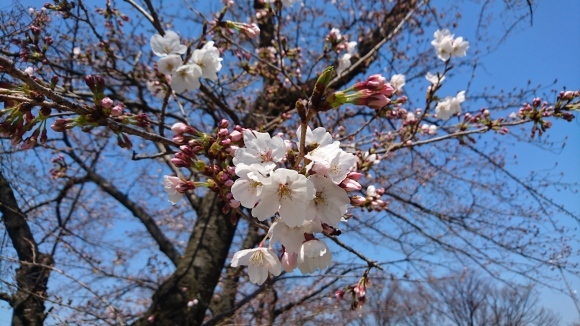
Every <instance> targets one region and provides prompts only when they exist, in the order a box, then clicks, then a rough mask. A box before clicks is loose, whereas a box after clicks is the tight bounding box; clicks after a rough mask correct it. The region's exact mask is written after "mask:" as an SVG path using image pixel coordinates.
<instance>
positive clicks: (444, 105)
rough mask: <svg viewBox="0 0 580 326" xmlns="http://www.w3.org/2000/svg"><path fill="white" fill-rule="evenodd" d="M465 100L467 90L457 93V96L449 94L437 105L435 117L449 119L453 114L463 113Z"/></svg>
mask: <svg viewBox="0 0 580 326" xmlns="http://www.w3.org/2000/svg"><path fill="white" fill-rule="evenodd" d="M463 101H465V91H461V92H459V93H457V96H455V97H451V96H447V97H446V98H445V99H444V100H443V101H440V102H438V103H437V107H435V117H436V118H438V119H442V120H447V119H449V118H451V117H452V116H454V115H456V114H458V113H461V103H463Z"/></svg>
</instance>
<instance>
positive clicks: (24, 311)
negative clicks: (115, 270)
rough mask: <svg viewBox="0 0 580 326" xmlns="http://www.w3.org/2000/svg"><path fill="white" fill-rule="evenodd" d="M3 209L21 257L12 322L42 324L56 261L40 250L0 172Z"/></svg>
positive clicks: (12, 300) (11, 235)
mask: <svg viewBox="0 0 580 326" xmlns="http://www.w3.org/2000/svg"><path fill="white" fill-rule="evenodd" d="M0 212H2V222H3V223H4V226H5V227H6V231H7V233H8V236H9V237H10V240H11V241H12V246H13V247H14V250H15V251H16V254H17V255H18V259H19V260H20V267H19V268H18V269H16V285H17V290H16V293H14V294H13V295H12V296H11V298H10V300H7V301H8V302H9V304H10V306H11V307H12V309H13V313H12V325H15V326H20V325H23V326H24V325H42V323H43V321H44V318H45V314H44V308H45V306H44V302H45V300H46V289H47V283H48V276H49V274H50V269H51V266H52V264H53V260H52V257H51V256H50V255H47V254H44V253H41V252H39V251H38V246H37V244H36V241H35V240H34V238H33V236H32V232H31V231H30V227H29V226H28V223H27V222H26V215H24V213H23V212H22V210H21V209H20V207H18V203H17V201H16V198H15V196H14V192H13V191H12V188H11V187H10V184H9V183H8V181H7V180H6V179H5V178H4V176H3V175H2V172H1V171H0Z"/></svg>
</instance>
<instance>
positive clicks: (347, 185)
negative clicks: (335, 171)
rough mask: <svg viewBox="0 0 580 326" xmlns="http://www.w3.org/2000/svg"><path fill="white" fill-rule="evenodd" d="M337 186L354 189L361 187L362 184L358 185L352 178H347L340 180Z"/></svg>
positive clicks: (347, 189) (348, 189)
mask: <svg viewBox="0 0 580 326" xmlns="http://www.w3.org/2000/svg"><path fill="white" fill-rule="evenodd" d="M338 186H339V187H341V188H342V189H344V190H346V191H355V190H361V189H362V186H361V185H360V183H358V182H356V181H354V180H352V179H349V178H346V179H344V180H342V182H341V183H340V184H339V185H338Z"/></svg>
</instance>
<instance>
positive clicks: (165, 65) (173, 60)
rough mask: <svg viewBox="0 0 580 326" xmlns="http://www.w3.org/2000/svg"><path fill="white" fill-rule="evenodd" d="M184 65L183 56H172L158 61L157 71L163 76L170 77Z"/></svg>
mask: <svg viewBox="0 0 580 326" xmlns="http://www.w3.org/2000/svg"><path fill="white" fill-rule="evenodd" d="M182 64H183V60H181V56H178V55H175V54H172V55H168V56H166V57H163V58H161V59H159V61H157V70H159V72H160V73H162V74H167V75H170V74H172V73H173V72H174V71H175V70H177V68H179V67H181V65H182Z"/></svg>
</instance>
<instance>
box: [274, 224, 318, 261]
mask: <svg viewBox="0 0 580 326" xmlns="http://www.w3.org/2000/svg"><path fill="white" fill-rule="evenodd" d="M306 228H308V225H307V226H306ZM306 228H305V227H304V224H303V225H300V226H297V227H289V226H288V225H286V224H284V223H283V222H281V221H276V222H274V223H272V226H270V229H269V230H268V237H269V238H270V241H271V242H270V243H276V242H279V243H281V244H282V245H283V246H284V248H285V250H286V252H289V253H298V252H299V251H300V246H302V242H304V241H305V238H304V233H305V232H309V231H310V230H306Z"/></svg>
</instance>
